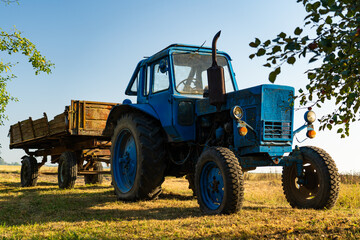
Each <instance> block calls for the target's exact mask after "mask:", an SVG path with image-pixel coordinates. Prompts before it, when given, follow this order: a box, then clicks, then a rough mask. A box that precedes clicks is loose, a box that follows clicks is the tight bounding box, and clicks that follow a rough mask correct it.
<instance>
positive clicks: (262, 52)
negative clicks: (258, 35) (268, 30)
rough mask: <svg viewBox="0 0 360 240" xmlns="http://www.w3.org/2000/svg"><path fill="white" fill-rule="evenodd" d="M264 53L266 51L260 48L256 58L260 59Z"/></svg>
mask: <svg viewBox="0 0 360 240" xmlns="http://www.w3.org/2000/svg"><path fill="white" fill-rule="evenodd" d="M265 53H266V50H265V49H264V48H260V49H259V50H258V51H257V53H256V56H258V57H260V56H262V55H264V54H265Z"/></svg>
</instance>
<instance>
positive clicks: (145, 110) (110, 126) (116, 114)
mask: <svg viewBox="0 0 360 240" xmlns="http://www.w3.org/2000/svg"><path fill="white" fill-rule="evenodd" d="M133 112H139V113H142V114H146V115H148V116H150V117H153V118H155V119H157V120H159V117H158V115H157V114H156V112H155V111H154V109H152V107H151V106H150V105H148V104H121V105H120V104H118V105H116V106H114V107H113V108H112V109H111V111H110V113H109V116H108V118H107V120H106V127H105V129H104V131H103V135H104V136H108V137H111V136H112V134H113V132H114V129H115V127H116V124H117V121H118V120H119V119H120V118H121V117H122V116H123V115H124V114H127V113H133Z"/></svg>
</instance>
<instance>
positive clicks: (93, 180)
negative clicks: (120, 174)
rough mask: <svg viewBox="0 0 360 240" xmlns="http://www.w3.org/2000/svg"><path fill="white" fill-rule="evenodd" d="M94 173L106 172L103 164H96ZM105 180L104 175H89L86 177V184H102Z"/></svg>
mask: <svg viewBox="0 0 360 240" xmlns="http://www.w3.org/2000/svg"><path fill="white" fill-rule="evenodd" d="M93 169H94V171H102V170H104V168H103V165H102V164H101V162H96V163H94V167H93ZM103 179H104V174H101V173H100V174H89V175H85V176H84V180H85V184H97V183H98V184H102V182H103Z"/></svg>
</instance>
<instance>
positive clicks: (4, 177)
mask: <svg viewBox="0 0 360 240" xmlns="http://www.w3.org/2000/svg"><path fill="white" fill-rule="evenodd" d="M48 170H50V171H54V170H56V169H53V168H49V169H48ZM19 171H20V168H19V167H13V166H11V167H4V166H0V237H2V238H4V239H43V238H47V239H137V238H139V239H181V238H196V239H202V238H204V239H213V238H221V239H246V238H250V239H323V238H325V239H358V238H360V183H359V182H357V183H351V184H349V183H347V184H341V191H340V196H339V200H338V202H337V205H336V206H335V207H334V208H333V209H331V210H326V211H323V210H321V211H320V210H299V209H292V208H291V207H290V205H289V204H288V203H287V202H286V200H285V197H284V195H283V193H282V188H281V180H280V179H281V175H279V174H273V175H266V174H248V173H247V174H246V176H245V179H246V181H245V187H246V188H245V201H244V207H243V209H242V210H241V211H240V212H239V213H237V214H232V215H225V216H206V215H203V214H202V213H201V212H200V210H199V208H198V204H197V202H196V199H194V198H193V197H192V192H191V191H190V190H189V189H188V187H187V186H188V185H187V181H186V179H184V178H167V179H166V181H165V182H164V184H163V190H164V191H163V194H162V195H161V196H160V198H159V199H157V200H154V201H141V202H135V203H134V202H132V203H129V202H126V203H125V202H120V201H116V197H115V195H114V192H113V189H112V187H111V186H110V182H111V180H110V176H107V177H106V181H105V183H104V184H102V185H92V186H85V185H84V181H83V179H82V178H81V177H80V178H79V179H78V180H77V182H76V186H75V189H71V190H60V189H58V186H57V178H56V176H47V175H41V176H40V177H39V181H38V186H37V187H33V188H21V187H20V183H19Z"/></svg>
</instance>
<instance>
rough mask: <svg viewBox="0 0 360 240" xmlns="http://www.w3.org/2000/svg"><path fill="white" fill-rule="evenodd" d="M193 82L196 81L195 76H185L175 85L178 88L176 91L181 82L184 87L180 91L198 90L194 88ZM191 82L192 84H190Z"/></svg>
mask: <svg viewBox="0 0 360 240" xmlns="http://www.w3.org/2000/svg"><path fill="white" fill-rule="evenodd" d="M195 82H196V79H195V78H186V79H184V80H182V81H181V82H179V83H178V84H177V85H176V89H178V91H179V87H180V86H181V85H182V84H183V85H184V88H183V90H182V91H184V92H199V91H198V90H197V89H196V85H195ZM192 83H193V84H194V86H191V85H192Z"/></svg>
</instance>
